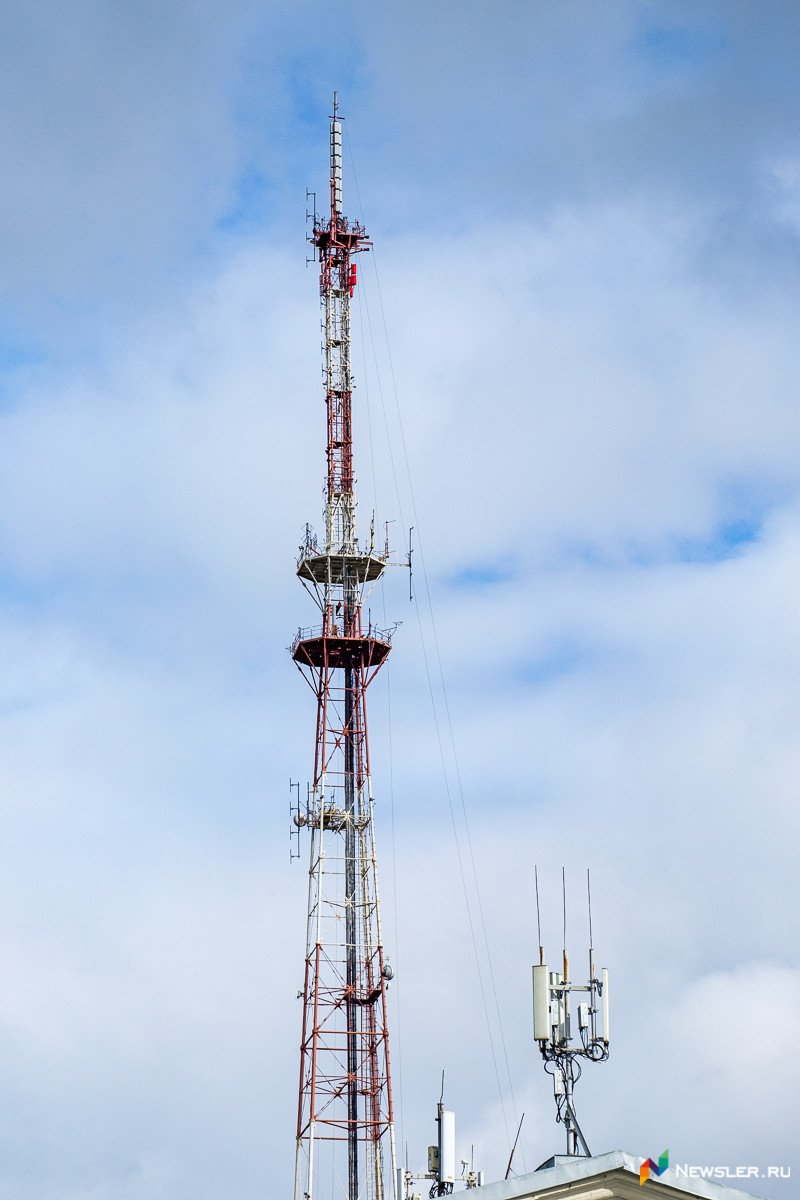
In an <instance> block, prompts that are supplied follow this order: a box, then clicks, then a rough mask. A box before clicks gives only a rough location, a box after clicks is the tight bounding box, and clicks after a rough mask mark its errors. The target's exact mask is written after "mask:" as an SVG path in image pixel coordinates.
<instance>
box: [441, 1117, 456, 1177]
mask: <svg viewBox="0 0 800 1200" xmlns="http://www.w3.org/2000/svg"><path fill="white" fill-rule="evenodd" d="M455 1180H456V1114H455V1113H454V1112H446V1111H445V1110H444V1109H442V1111H441V1112H440V1114H439V1183H455Z"/></svg>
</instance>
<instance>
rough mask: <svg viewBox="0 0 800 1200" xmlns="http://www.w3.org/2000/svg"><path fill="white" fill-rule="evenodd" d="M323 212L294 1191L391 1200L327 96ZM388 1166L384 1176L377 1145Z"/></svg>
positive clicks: (338, 195) (364, 674)
mask: <svg viewBox="0 0 800 1200" xmlns="http://www.w3.org/2000/svg"><path fill="white" fill-rule="evenodd" d="M330 201H331V204H330V218H329V219H328V218H324V219H323V218H322V217H320V216H318V215H317V214H316V212H315V213H314V225H313V231H312V234H311V238H310V241H311V243H312V245H313V246H314V250H315V258H317V259H318V261H319V264H320V300H321V305H322V311H323V314H324V318H323V319H324V324H323V335H324V346H323V350H324V378H325V403H326V410H327V432H328V440H327V460H328V474H327V494H326V503H325V545H324V548H320V547H319V546H318V544H317V540H316V538H315V536H314V534H313V532H312V530H311V529H310V527H308V526H307V527H306V537H305V541H304V544H303V545H302V546H301V547H300V557H299V559H298V563H297V575H298V577H299V579H300V580H301V582H302V583H303V585H304V586H305V587H306V589H307V591H308V592H309V593H310V594H311V595H312V596H313V598H314V601H315V603H316V604H317V605H318V607H319V610H320V613H321V617H322V624H321V626H318V627H317V628H315V629H301V630H300V631H299V633H298V635H297V637H296V638H295V641H294V643H293V645H292V657H293V659H294V661H295V662H296V663H297V665H298V667H299V668H300V670H301V671H302V673H303V675H304V676H305V678H306V680H307V681H308V683H309V684H310V686H311V687H312V690H313V691H314V694H315V696H316V701H317V724H316V744H315V755H314V782H313V784H312V785H311V786H310V787H309V789H308V795H307V799H306V802H305V803H304V804H303V805H301V804H300V803H299V802H298V803H297V806H296V809H295V812H294V821H295V824H296V825H297V826H298V827H307V828H308V829H309V832H310V835H311V838H310V840H311V847H310V860H309V891H308V923H307V937H306V958H305V984H304V990H303V1026H302V1029H303V1032H302V1040H301V1049H300V1096H299V1104H298V1115H297V1158H296V1169H295V1191H294V1195H295V1200H323V1198H324V1200H328V1198H330V1200H334V1198H346V1200H396V1156H395V1142H394V1124H393V1116H392V1092H391V1079H390V1071H389V1042H388V1030H387V1022H386V987H387V983H388V981H389V979H391V977H392V969H391V967H390V966H389V965H388V963H386V962H385V960H384V953H383V944H382V938H381V923H380V911H379V906H378V874H377V861H376V851H375V836H374V825H373V795H372V785H371V779H370V763H369V745H368V741H367V709H366V690H367V687H368V685H369V684H370V682H371V681H372V680H373V679H374V678H375V675H376V674H377V672H378V670H379V669H380V667H381V665H382V663H383V662H384V661H385V659H386V657H387V655H388V654H389V651H390V649H391V644H390V643H391V632H387V631H385V630H378V629H375V628H373V627H372V625H371V624H370V625H368V627H367V628H366V629H365V628H364V626H363V625H362V616H361V613H362V605H363V602H364V600H365V598H366V596H367V595H368V594H369V592H370V591H371V590H372V588H373V587H374V586H375V583H376V582H377V581H378V580H379V579H380V578H381V576H382V575H383V572H384V568H385V566H386V562H387V558H388V553H387V554H386V555H378V554H375V553H374V552H373V547H372V545H371V544H370V547H369V549H368V550H362V549H360V547H359V543H358V539H357V537H356V521H355V496H354V475H353V431H352V404H351V401H352V378H351V369H350V299H351V297H352V295H353V289H354V288H355V286H356V278H357V272H356V264H355V262H354V261H353V256H354V255H356V254H359V253H361V252H363V251H365V250H368V249H369V246H370V245H371V243H370V242H369V241H368V239H367V237H366V233H365V231H364V229H363V228H362V227H361V225H359V224H358V223H357V222H348V220H347V218H346V217H344V216H343V215H342V126H341V121H340V119H339V115H338V104H337V97H336V94H335V93H334V100H333V117H332V120H331V179H330ZM387 1142H388V1149H389V1159H390V1161H389V1163H388V1164H386V1165H387V1168H388V1170H389V1172H390V1174H389V1179H390V1181H391V1182H390V1183H389V1185H388V1189H387V1187H386V1186H385V1184H384V1161H383V1159H384V1147H385V1146H386V1144H387Z"/></svg>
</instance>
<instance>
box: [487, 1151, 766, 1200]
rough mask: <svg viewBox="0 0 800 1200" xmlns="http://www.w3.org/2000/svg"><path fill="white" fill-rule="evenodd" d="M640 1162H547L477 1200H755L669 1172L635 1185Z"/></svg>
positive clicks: (613, 1156) (627, 1158) (629, 1158)
mask: <svg viewBox="0 0 800 1200" xmlns="http://www.w3.org/2000/svg"><path fill="white" fill-rule="evenodd" d="M642 1161H643V1160H642V1159H641V1158H635V1157H634V1156H633V1155H632V1154H626V1153H625V1152H624V1151H623V1150H612V1151H611V1153H610V1154H600V1155H597V1156H596V1157H594V1158H567V1157H566V1156H563V1157H561V1156H559V1157H558V1158H556V1159H551V1160H550V1162H552V1163H553V1166H549V1165H548V1166H544V1167H540V1168H539V1170H538V1171H532V1172H531V1173H530V1174H528V1175H515V1176H514V1178H513V1179H504V1180H501V1181H500V1182H499V1183H489V1184H486V1185H485V1186H484V1187H482V1188H481V1189H480V1200H559V1198H560V1197H562V1196H563V1197H565V1198H566V1197H568V1198H569V1200H645V1198H649V1200H687V1197H690V1196H696V1197H700V1198H701V1200H758V1198H757V1197H755V1196H754V1195H753V1193H752V1192H743V1191H740V1190H739V1189H738V1188H733V1187H727V1186H726V1185H723V1184H721V1183H715V1182H714V1181H713V1180H711V1179H699V1178H693V1177H692V1178H690V1177H687V1176H684V1175H679V1174H678V1169H677V1168H676V1167H675V1166H672V1167H669V1168H668V1169H667V1170H666V1171H665V1172H664V1176H663V1177H662V1178H661V1179H650V1180H648V1181H646V1182H645V1183H644V1184H640V1183H639V1168H640V1167H641V1165H642Z"/></svg>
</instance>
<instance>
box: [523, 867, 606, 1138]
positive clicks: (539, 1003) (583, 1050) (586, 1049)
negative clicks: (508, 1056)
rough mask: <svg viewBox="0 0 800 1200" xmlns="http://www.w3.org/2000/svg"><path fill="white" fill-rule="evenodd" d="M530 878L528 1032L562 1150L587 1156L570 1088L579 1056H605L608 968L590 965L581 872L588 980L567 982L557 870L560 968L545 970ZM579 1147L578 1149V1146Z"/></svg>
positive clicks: (591, 952) (578, 1072) (594, 1058)
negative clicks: (578, 995) (575, 997)
mask: <svg viewBox="0 0 800 1200" xmlns="http://www.w3.org/2000/svg"><path fill="white" fill-rule="evenodd" d="M534 872H535V879H536V920H537V929H538V932H539V962H538V964H537V965H536V966H535V967H534V968H533V1036H534V1039H535V1040H536V1041H537V1042H538V1043H539V1049H540V1051H541V1053H542V1058H543V1059H544V1063H545V1070H546V1071H547V1072H548V1074H550V1075H552V1076H553V1089H554V1092H555V1100H556V1120H557V1121H563V1123H564V1126H565V1128H566V1131H567V1154H579V1153H583V1154H585V1155H587V1156H590V1151H589V1147H588V1146H587V1144H586V1139H585V1137H584V1136H583V1132H582V1131H581V1127H580V1125H579V1124H578V1118H577V1116H576V1115H575V1106H574V1102H573V1088H574V1086H575V1084H576V1083H577V1081H578V1079H580V1075H581V1063H580V1060H581V1059H586V1060H588V1061H589V1062H605V1060H606V1059H607V1058H608V970H607V968H606V967H603V968H602V970H601V972H600V978H599V979H598V977H597V973H596V971H595V965H594V945H593V940H592V897H591V885H590V880H589V872H588V871H587V872H586V889H587V900H588V908H589V980H588V983H585V984H576V983H572V982H571V980H570V978H569V960H568V957H567V946H566V942H567V903H566V878H565V875H564V872H563V870H562V876H561V886H562V896H563V911H564V938H563V971H551V970H549V969H548V966H547V963H546V962H545V954H544V946H542V944H541V940H542V936H541V921H540V918H539V873H538V870H537V869H536V868H534ZM573 992H583V993H584V995H585V996H586V1000H585V1001H582V1002H581V1003H579V1004H578V1038H577V1040H575V1039H574V1038H573V1035H572V1016H571V1013H570V996H571V994H572V993H573ZM579 1147H580V1150H579Z"/></svg>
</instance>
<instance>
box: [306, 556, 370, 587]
mask: <svg viewBox="0 0 800 1200" xmlns="http://www.w3.org/2000/svg"><path fill="white" fill-rule="evenodd" d="M385 566H386V559H385V558H382V557H381V556H380V555H378V554H342V553H338V554H326V553H325V552H324V551H322V552H321V553H320V554H304V555H303V556H302V557H301V558H300V559H299V560H298V563H297V575H298V578H300V579H304V580H307V581H308V582H309V583H315V584H317V585H318V586H319V587H324V586H325V584H326V583H328V584H340V585H341V584H342V583H344V581H345V579H346V580H347V581H348V582H349V583H354V584H357V585H358V586H361V585H362V584H365V583H374V582H375V580H376V579H380V577H381V575H382V574H383V572H384V568H385Z"/></svg>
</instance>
